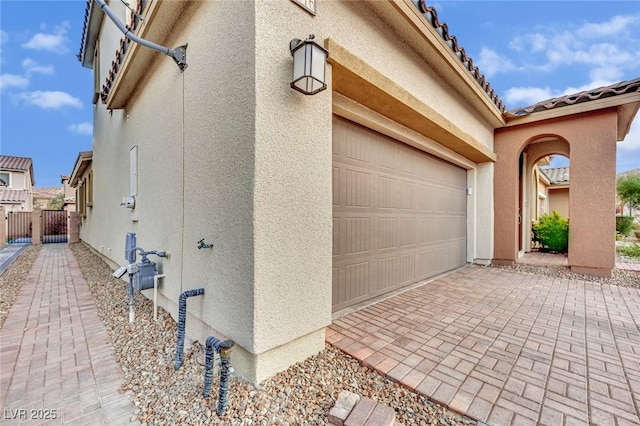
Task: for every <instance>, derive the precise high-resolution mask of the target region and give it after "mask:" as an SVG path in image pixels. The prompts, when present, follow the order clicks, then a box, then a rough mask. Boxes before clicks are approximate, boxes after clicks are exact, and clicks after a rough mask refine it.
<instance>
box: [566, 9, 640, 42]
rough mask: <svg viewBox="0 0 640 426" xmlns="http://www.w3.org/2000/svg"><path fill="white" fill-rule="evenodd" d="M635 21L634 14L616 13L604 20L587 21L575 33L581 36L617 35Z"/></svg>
mask: <svg viewBox="0 0 640 426" xmlns="http://www.w3.org/2000/svg"><path fill="white" fill-rule="evenodd" d="M636 22H638V17H636V16H624V15H618V16H614V17H613V18H611V19H610V20H608V21H605V22H600V23H591V22H588V23H586V24H584V25H582V27H580V28H579V29H578V31H577V32H576V33H577V34H578V35H579V36H580V37H583V38H598V37H608V36H619V35H620V34H621V33H623V32H625V31H626V30H627V28H628V27H629V26H631V25H632V24H635V23H636Z"/></svg>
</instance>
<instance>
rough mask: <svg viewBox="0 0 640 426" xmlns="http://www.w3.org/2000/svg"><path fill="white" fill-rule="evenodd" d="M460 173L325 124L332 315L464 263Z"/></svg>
mask: <svg viewBox="0 0 640 426" xmlns="http://www.w3.org/2000/svg"><path fill="white" fill-rule="evenodd" d="M466 182H467V174H466V171H465V170H464V169H462V168H460V167H457V166H455V165H453V164H451V163H448V162H446V161H443V160H440V159H438V158H436V157H434V156H431V155H429V154H426V153H424V152H422V151H420V150H417V149H415V148H413V147H410V146H408V145H405V144H403V143H402V142H398V141H396V140H394V139H391V138H389V137H387V136H384V135H382V134H380V133H377V132H375V131H372V130H370V129H367V128H365V127H362V126H360V125H357V124H355V123H352V122H350V121H347V120H345V119H342V118H340V117H337V116H334V119H333V310H334V311H336V310H339V309H343V308H345V307H348V306H351V305H354V304H356V303H359V302H363V301H365V300H368V299H371V298H374V297H376V296H380V295H382V294H385V293H388V292H390V291H393V290H396V289H398V288H401V287H403V286H407V285H409V284H413V283H416V282H418V281H420V280H424V279H426V278H430V277H433V276H435V275H438V274H440V273H443V272H446V271H449V270H452V269H455V268H458V267H460V266H463V265H465V263H466V230H467V213H466V212H467V195H466Z"/></svg>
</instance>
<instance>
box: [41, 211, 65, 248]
mask: <svg viewBox="0 0 640 426" xmlns="http://www.w3.org/2000/svg"><path fill="white" fill-rule="evenodd" d="M67 241H68V240H67V212H66V211H65V210H42V243H43V244H47V243H66V242H67Z"/></svg>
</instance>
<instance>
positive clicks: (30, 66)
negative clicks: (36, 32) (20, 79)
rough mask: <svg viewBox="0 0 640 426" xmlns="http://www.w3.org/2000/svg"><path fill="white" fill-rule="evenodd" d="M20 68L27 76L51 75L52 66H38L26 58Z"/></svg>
mask: <svg viewBox="0 0 640 426" xmlns="http://www.w3.org/2000/svg"><path fill="white" fill-rule="evenodd" d="M22 68H24V71H25V73H27V75H29V74H33V73H39V74H53V65H46V66H44V65H40V64H38V63H37V62H36V61H34V60H33V59H31V58H26V59H25V60H24V61H22Z"/></svg>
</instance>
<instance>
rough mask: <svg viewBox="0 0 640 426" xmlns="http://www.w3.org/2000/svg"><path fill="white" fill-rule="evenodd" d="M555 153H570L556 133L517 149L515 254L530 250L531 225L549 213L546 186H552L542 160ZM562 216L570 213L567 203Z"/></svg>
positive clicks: (563, 154) (568, 147)
mask: <svg viewBox="0 0 640 426" xmlns="http://www.w3.org/2000/svg"><path fill="white" fill-rule="evenodd" d="M554 155H560V156H563V157H567V158H568V157H569V156H570V146H569V142H568V141H566V140H565V139H564V138H562V137H561V136H559V135H541V136H539V137H535V138H533V139H532V140H530V141H528V142H527V144H526V146H525V147H524V148H523V150H522V152H521V153H520V157H519V162H520V164H521V167H520V173H519V175H520V183H519V185H520V190H519V194H520V199H519V201H518V203H519V210H520V211H521V216H522V217H521V220H520V230H519V234H520V237H519V239H520V241H519V247H518V248H519V250H518V254H519V255H522V254H523V253H528V252H530V251H531V250H532V239H531V233H532V231H531V229H532V224H533V223H534V222H536V221H537V220H538V219H539V217H540V216H542V215H543V214H547V213H551V208H550V203H549V190H548V188H549V187H550V186H551V183H550V181H549V180H548V177H547V176H546V174H545V173H544V171H543V170H542V169H541V166H542V165H546V164H548V162H545V160H548V159H550V158H551V157H552V156H554ZM566 210H567V211H566V212H563V213H564V214H563V216H564V217H569V215H568V210H569V206H568V205H567V208H566Z"/></svg>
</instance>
